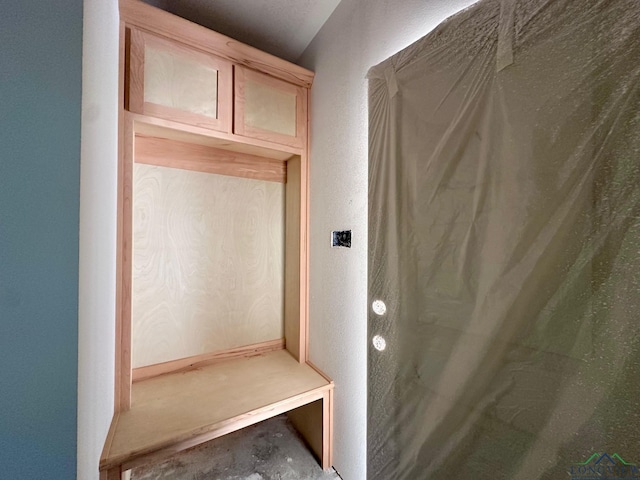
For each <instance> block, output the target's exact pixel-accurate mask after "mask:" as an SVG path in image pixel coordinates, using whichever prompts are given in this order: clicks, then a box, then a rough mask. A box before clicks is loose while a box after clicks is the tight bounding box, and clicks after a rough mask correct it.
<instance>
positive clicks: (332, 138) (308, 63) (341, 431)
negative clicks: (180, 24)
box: [301, 0, 474, 480]
mask: <svg viewBox="0 0 640 480" xmlns="http://www.w3.org/2000/svg"><path fill="white" fill-rule="evenodd" d="M472 3H474V1H473V0H430V1H428V2H427V1H423V0H421V1H419V0H343V1H342V2H341V4H340V5H339V6H338V8H337V9H336V10H335V11H334V13H333V15H332V16H331V17H330V18H329V21H328V22H327V23H326V24H325V25H324V27H323V28H322V29H321V30H320V32H319V33H318V35H317V36H316V37H315V39H314V40H313V41H312V43H311V45H310V46H309V47H308V48H307V50H306V51H305V53H304V55H303V56H302V58H301V64H302V65H303V66H305V67H307V68H310V69H312V70H314V71H315V72H316V77H315V81H314V84H313V90H312V106H311V111H312V129H311V235H310V236H311V246H310V251H311V264H310V275H311V278H310V284H311V292H310V320H309V321H310V358H311V361H312V362H314V363H315V364H316V365H318V367H320V368H322V369H323V370H324V371H325V372H326V373H327V374H328V375H330V376H331V377H332V378H333V379H334V381H335V382H336V394H335V446H334V449H335V454H334V464H335V467H336V469H337V470H338V472H339V473H340V474H341V475H342V477H343V478H344V480H361V479H364V478H366V473H365V472H366V444H367V442H366V405H367V397H366V395H367V394H366V388H367V377H366V354H367V353H366V352H367V345H366V341H367V338H366V334H367V201H368V200H367V171H368V167H367V81H366V78H365V77H366V74H367V71H368V70H369V68H371V67H372V66H374V65H376V64H377V63H379V62H381V61H382V60H384V59H385V58H387V57H389V56H391V55H392V54H394V53H396V52H397V51H398V50H400V49H402V48H404V47H406V46H407V45H409V44H411V43H412V42H414V41H415V40H417V39H419V38H420V37H422V36H424V35H425V34H426V33H428V32H429V31H430V30H432V29H433V28H434V27H436V26H437V25H438V24H439V23H440V22H441V21H442V20H444V19H445V18H447V17H448V16H450V15H452V14H454V13H456V12H457V11H459V10H461V9H463V8H465V7H467V6H469V5H470V4H472ZM336 229H340V230H342V229H352V230H353V242H352V248H351V250H346V249H332V248H331V247H330V243H329V237H330V235H329V234H330V231H331V230H336Z"/></svg>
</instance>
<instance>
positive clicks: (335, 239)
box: [331, 230, 351, 248]
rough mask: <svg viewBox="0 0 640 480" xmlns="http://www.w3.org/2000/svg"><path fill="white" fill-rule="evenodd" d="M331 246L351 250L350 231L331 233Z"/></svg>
mask: <svg viewBox="0 0 640 480" xmlns="http://www.w3.org/2000/svg"><path fill="white" fill-rule="evenodd" d="M331 246H332V247H346V248H351V230H343V231H340V232H339V231H334V232H331Z"/></svg>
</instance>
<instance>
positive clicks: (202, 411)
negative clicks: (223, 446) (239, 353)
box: [100, 350, 333, 470]
mask: <svg viewBox="0 0 640 480" xmlns="http://www.w3.org/2000/svg"><path fill="white" fill-rule="evenodd" d="M332 388H333V383H332V382H331V381H329V380H328V379H327V378H326V377H325V376H323V375H322V374H320V373H319V372H318V371H316V370H315V369H314V368H312V367H311V366H309V365H308V364H304V363H299V362H298V361H296V360H295V359H294V358H293V357H292V356H291V355H290V354H289V353H288V352H287V351H286V350H278V351H275V352H270V353H267V354H264V355H260V356H255V357H250V358H241V359H236V360H229V361H227V362H222V363H218V364H214V365H209V366H206V367H202V368H198V369H196V370H190V371H187V372H178V373H173V374H167V375H162V376H160V377H154V378H151V379H149V380H145V381H140V382H136V383H135V384H133V387H132V404H131V409H130V410H128V411H125V412H120V413H116V415H115V416H114V418H113V420H112V423H111V429H110V431H109V436H108V438H107V442H106V444H105V448H104V451H103V455H102V458H101V460H100V470H108V469H111V468H113V467H115V466H118V465H122V467H123V470H128V469H130V468H133V467H135V466H138V465H143V464H145V463H149V462H151V461H157V460H159V459H162V458H166V457H167V456H168V455H171V454H173V453H175V452H178V451H181V450H184V449H186V448H190V447H192V446H195V445H198V444H200V443H203V442H205V441H208V440H211V439H213V438H217V437H220V436H222V435H225V434H227V433H231V432H233V431H236V430H239V429H241V428H244V427H246V426H249V425H252V424H254V423H257V422H260V421H262V420H265V419H267V418H270V417H273V416H275V415H279V414H281V413H284V412H287V411H289V410H292V409H294V408H297V407H300V406H303V405H307V404H309V403H311V402H314V401H316V400H319V399H321V398H323V395H324V394H325V392H326V391H327V390H330V389H332Z"/></svg>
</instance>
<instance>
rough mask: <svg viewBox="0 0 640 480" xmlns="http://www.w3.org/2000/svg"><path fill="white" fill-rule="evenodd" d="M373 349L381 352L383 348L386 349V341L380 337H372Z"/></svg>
mask: <svg viewBox="0 0 640 480" xmlns="http://www.w3.org/2000/svg"><path fill="white" fill-rule="evenodd" d="M373 348H375V349H376V350H378V351H379V352H381V351H383V350H384V349H385V348H387V341H386V340H385V339H384V338H382V337H381V336H380V335H376V336H375V337H373Z"/></svg>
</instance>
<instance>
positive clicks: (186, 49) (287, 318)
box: [100, 0, 334, 480]
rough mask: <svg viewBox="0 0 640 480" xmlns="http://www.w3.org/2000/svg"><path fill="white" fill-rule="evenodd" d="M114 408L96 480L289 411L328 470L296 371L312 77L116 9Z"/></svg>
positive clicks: (314, 402)
mask: <svg viewBox="0 0 640 480" xmlns="http://www.w3.org/2000/svg"><path fill="white" fill-rule="evenodd" d="M120 20H121V28H120V113H119V165H118V167H119V168H118V172H119V173H118V250H117V252H118V253H117V255H118V257H117V268H118V270H117V299H116V300H117V305H116V332H115V334H116V345H115V348H116V365H115V408H114V416H113V420H112V422H111V428H110V430H109V434H108V436H107V439H106V441H105V445H104V449H103V453H102V457H101V459H100V473H101V479H108V480H113V479H118V480H120V479H122V478H124V477H125V474H126V472H127V471H128V470H130V469H131V468H134V467H137V466H141V465H144V464H148V463H153V462H159V461H162V460H164V459H166V458H167V457H169V456H171V455H173V454H175V453H176V452H179V451H181V450H185V449H188V448H190V447H193V446H196V445H199V444H201V443H204V442H207V441H209V440H212V439H214V438H217V437H220V436H222V435H225V434H227V433H230V432H233V431H236V430H238V429H241V428H244V427H247V426H249V425H252V424H254V423H256V422H260V421H262V420H265V419H267V418H270V417H273V416H275V415H279V414H282V413H288V415H289V418H290V419H291V422H292V423H293V425H294V426H295V427H296V428H297V429H298V431H299V433H300V434H301V435H302V437H303V438H304V439H305V440H306V442H307V444H308V446H309V448H310V449H311V450H312V451H313V452H314V453H315V455H316V456H317V458H318V459H319V461H320V463H321V465H322V467H323V468H329V467H330V466H331V455H332V418H333V402H332V399H333V387H334V386H333V382H332V381H331V379H329V378H328V377H327V376H326V375H325V374H324V373H322V372H321V371H320V370H319V369H318V368H316V367H315V366H314V365H312V364H311V363H310V362H309V361H308V356H307V350H308V349H307V344H308V329H307V315H308V264H309V262H308V255H309V252H308V244H309V242H308V215H307V212H308V172H309V168H308V163H309V155H308V132H309V125H308V121H309V120H308V99H309V88H310V87H311V83H312V80H313V73H312V72H310V71H308V70H305V69H303V68H301V67H299V66H297V65H294V64H291V63H289V62H286V61H284V60H282V59H279V58H276V57H274V56H272V55H269V54H266V53H264V52H261V51H259V50H257V49H255V48H253V47H249V46H247V45H244V44H241V43H239V42H236V41H235V40H232V39H230V38H228V37H225V36H223V35H220V34H218V33H216V32H212V31H211V30H208V29H206V28H204V27H202V26H199V25H196V24H194V23H191V22H189V21H187V20H184V19H182V18H179V17H176V16H174V15H172V14H169V13H167V12H164V11H162V10H159V9H157V8H154V7H152V6H149V5H146V4H144V3H142V2H139V1H137V0H123V1H121V2H120Z"/></svg>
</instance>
